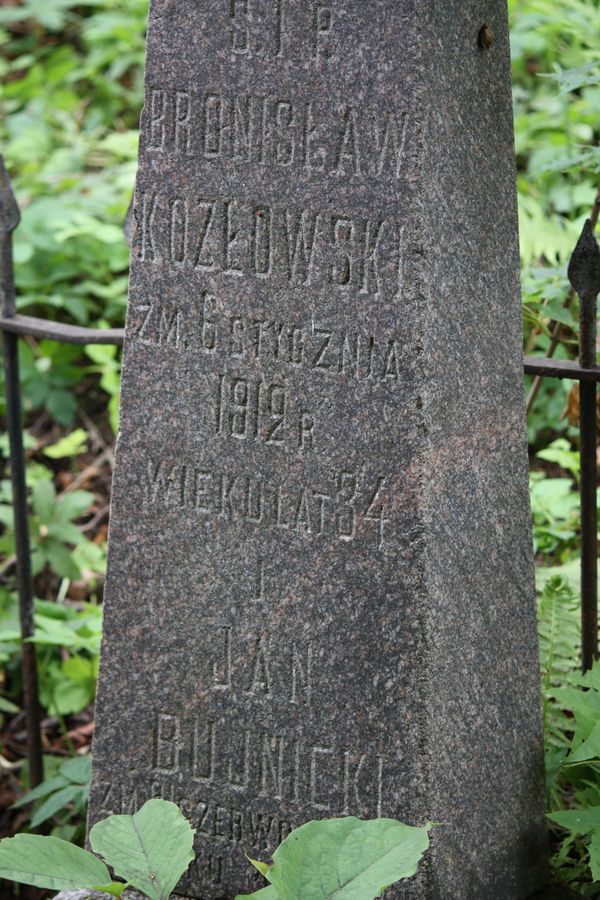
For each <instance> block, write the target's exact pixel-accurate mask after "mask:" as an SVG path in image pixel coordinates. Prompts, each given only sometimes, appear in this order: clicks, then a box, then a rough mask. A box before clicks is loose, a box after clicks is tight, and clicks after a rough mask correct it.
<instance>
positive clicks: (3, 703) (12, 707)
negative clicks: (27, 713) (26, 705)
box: [0, 697, 21, 715]
mask: <svg viewBox="0 0 600 900" xmlns="http://www.w3.org/2000/svg"><path fill="white" fill-rule="evenodd" d="M20 711H21V710H20V709H19V707H18V706H17V704H16V703H13V702H12V700H7V699H6V697H0V713H10V714H11V715H14V714H15V713H18V712H20Z"/></svg>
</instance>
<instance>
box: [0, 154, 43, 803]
mask: <svg viewBox="0 0 600 900" xmlns="http://www.w3.org/2000/svg"><path fill="white" fill-rule="evenodd" d="M19 219H20V215H19V208H18V206H17V202H16V200H15V197H14V195H13V192H12V188H11V185H10V181H9V178H8V174H7V172H6V169H5V167H4V161H3V159H2V157H1V156H0V311H1V312H2V315H3V316H4V317H6V318H10V317H11V316H14V315H15V312H16V305H15V282H14V271H13V243H12V232H13V231H14V229H15V228H16V227H17V225H18V223H19ZM18 340H19V339H18V337H17V335H16V334H10V333H9V332H8V331H3V333H2V342H3V349H4V374H5V379H6V420H7V425H8V437H9V441H10V469H11V478H12V488H13V511H14V522H15V527H14V530H15V547H16V557H17V588H18V594H19V613H20V619H21V637H22V640H23V648H22V653H23V699H24V705H25V716H26V727H27V757H28V762H29V783H30V786H31V787H36V786H37V785H38V784H40V782H41V781H42V779H43V777H44V772H43V760H42V738H41V727H40V718H41V717H40V707H39V702H38V672H37V658H36V648H35V644H32V643H31V641H30V640H29V639H30V638H31V637H33V630H34V621H33V611H34V606H33V581H32V576H31V553H30V545H29V524H28V516H27V486H26V482H25V451H24V448H23V430H22V429H23V426H22V416H21V395H20V383H19V345H18Z"/></svg>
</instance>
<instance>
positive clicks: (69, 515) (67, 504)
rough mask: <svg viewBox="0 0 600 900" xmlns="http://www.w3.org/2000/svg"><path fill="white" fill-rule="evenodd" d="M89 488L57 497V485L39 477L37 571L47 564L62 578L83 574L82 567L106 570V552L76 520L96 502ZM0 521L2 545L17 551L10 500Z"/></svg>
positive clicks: (34, 522) (1, 508) (34, 527)
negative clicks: (2, 528)
mask: <svg viewBox="0 0 600 900" xmlns="http://www.w3.org/2000/svg"><path fill="white" fill-rule="evenodd" d="M94 500H95V498H94V495H93V494H90V493H89V492H88V491H70V492H66V493H64V494H63V495H62V496H60V497H57V494H56V488H55V487H54V484H53V483H52V481H50V480H49V479H48V478H43V479H41V480H38V481H37V482H36V483H35V485H34V487H33V491H32V497H31V503H32V516H31V520H30V537H31V544H32V556H31V566H32V571H33V574H34V575H37V574H38V573H40V572H41V571H42V570H43V569H44V567H45V566H49V567H50V568H51V569H52V571H53V572H55V573H56V574H57V575H59V576H60V577H61V578H70V579H77V578H81V575H82V570H83V568H91V569H93V570H95V571H97V572H103V571H104V563H105V561H104V554H103V553H102V551H101V549H100V548H98V547H97V546H96V545H93V544H91V542H90V541H88V540H87V539H86V537H85V536H84V535H83V534H82V532H81V530H80V529H79V528H77V527H76V525H75V523H76V522H77V521H78V520H79V519H80V518H81V517H82V516H83V515H84V514H85V513H86V512H87V511H88V509H89V507H90V506H91V505H92V503H93V502H94ZM0 522H1V523H2V524H4V526H5V528H6V532H5V534H4V536H3V538H2V540H1V542H0V547H1V548H2V549H3V550H4V551H5V552H6V553H8V554H12V553H13V552H14V534H13V527H14V526H13V510H12V505H11V504H8V503H6V504H2V505H0Z"/></svg>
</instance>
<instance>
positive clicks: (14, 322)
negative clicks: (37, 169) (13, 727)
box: [0, 156, 600, 788]
mask: <svg viewBox="0 0 600 900" xmlns="http://www.w3.org/2000/svg"><path fill="white" fill-rule="evenodd" d="M128 220H129V217H128ZM19 221H20V214H19V208H18V206H17V202H16V200H15V197H14V194H13V192H12V188H11V184H10V181H9V178H8V175H7V173H6V169H5V167H4V161H3V159H2V157H1V156H0V331H1V332H2V335H3V345H4V370H5V376H6V406H7V426H8V434H9V442H10V466H11V478H12V484H13V506H14V518H15V544H16V567H17V587H18V594H19V610H20V617H21V634H22V639H23V685H24V689H23V694H24V707H25V714H26V722H27V741H28V744H27V748H28V751H27V752H28V761H29V772H30V784H31V787H32V788H33V787H36V786H37V785H38V784H39V783H40V782H41V780H42V777H43V768H42V741H41V728H40V722H41V715H40V707H39V702H38V676H37V661H36V655H35V644H33V643H31V641H30V638H31V637H33V629H34V599H33V581H32V577H31V558H30V544H29V530H28V521H27V515H28V512H27V510H28V506H27V490H26V483H25V452H24V448H23V426H22V411H21V397H20V381H19V357H18V339H19V337H25V336H27V337H35V338H42V339H47V340H53V341H59V342H61V343H66V344H113V345H117V346H119V345H122V344H123V340H124V336H125V332H124V329H122V328H109V329H97V328H83V327H81V326H78V325H65V324H63V323H60V322H49V321H46V320H44V319H39V318H34V317H32V316H23V315H19V314H18V313H17V311H16V293H15V285H14V274H13V255H12V232H13V231H14V230H15V228H16V227H17V225H18V224H19ZM126 236H127V238H128V239H129V236H130V235H129V228H128V223H127V227H126ZM569 280H570V281H571V284H572V289H573V290H574V291H576V292H577V293H578V294H579V297H580V310H581V315H580V353H579V360H578V361H573V360H566V361H564V360H555V359H549V358H542V357H532V356H528V357H525V359H524V362H523V367H524V372H525V374H526V375H533V376H535V378H536V379H539V378H560V379H562V378H568V379H572V380H574V381H578V382H579V383H580V423H579V425H580V434H581V441H580V451H581V476H580V493H581V647H582V667H583V670H584V671H587V670H589V669H590V668H591V667H592V665H593V663H594V660H595V659H597V658H598V597H597V595H598V514H597V501H596V494H597V483H598V472H597V458H596V446H597V425H596V416H597V413H596V384H597V383H598V381H600V367H599V366H597V365H596V317H597V297H598V293H599V292H600V249H599V248H598V244H597V243H596V240H595V238H594V235H593V228H592V223H591V222H590V221H588V222H586V224H585V227H584V229H583V232H582V235H581V238H580V239H579V241H578V243H577V246H576V248H575V251H574V253H573V256H572V259H571V263H570V266H569Z"/></svg>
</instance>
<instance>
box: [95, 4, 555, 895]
mask: <svg viewBox="0 0 600 900" xmlns="http://www.w3.org/2000/svg"><path fill="white" fill-rule="evenodd" d="M484 22H488V23H489V25H490V26H491V28H492V30H493V32H494V34H495V41H494V44H493V46H492V47H491V49H489V50H484V49H482V48H481V47H480V45H479V42H478V35H479V32H480V29H481V27H482V25H483V24H484ZM134 225H135V234H134V242H133V248H134V249H133V261H132V273H131V289H130V301H129V313H128V322H127V342H126V348H125V360H124V377H123V389H122V410H121V431H120V435H119V442H118V449H117V462H116V471H115V481H114V496H113V507H112V516H111V533H110V559H109V572H108V581H107V590H106V615H105V635H104V645H103V655H102V664H101V674H100V685H99V694H98V710H97V712H98V715H97V730H96V738H95V743H94V759H95V767H94V782H93V788H92V795H91V819H92V822H93V821H95V820H96V819H98V818H99V817H101V816H104V815H106V814H107V813H109V812H127V811H132V810H133V809H135V807H136V806H137V805H140V804H141V803H142V802H143V801H144V800H145V799H147V798H149V797H151V796H163V797H165V798H167V799H173V800H175V801H176V802H177V803H179V804H180V805H181V806H182V808H183V810H184V812H185V813H186V815H188V817H189V818H190V819H191V821H192V822H193V824H194V826H195V827H196V828H197V830H198V844H197V847H198V854H199V855H198V862H197V864H195V866H194V867H193V868H192V869H191V870H190V874H189V875H188V876H187V877H186V879H185V880H184V881H183V882H182V885H181V893H182V894H186V895H189V896H193V897H197V898H204V900H217V898H231V897H233V896H234V895H235V893H236V892H239V891H241V890H244V889H250V888H252V887H257V886H258V884H259V883H258V882H255V881H252V880H249V878H248V876H249V872H250V871H251V870H250V868H249V866H248V864H247V862H246V860H245V858H244V853H248V854H249V855H251V856H253V857H257V858H263V859H267V858H268V857H269V856H270V855H271V853H272V852H273V850H274V848H275V846H276V845H277V844H278V843H279V841H280V840H281V839H282V838H284V837H285V836H286V835H287V834H288V833H289V831H290V829H291V828H292V827H293V826H294V825H296V824H299V823H301V822H303V821H306V820H308V819H311V818H315V817H324V816H335V815H346V814H356V815H359V816H368V817H371V816H377V815H384V816H391V817H398V818H401V819H403V820H405V821H408V822H411V823H422V822H424V821H426V820H427V819H433V820H436V821H441V822H444V823H447V824H446V825H445V827H444V828H440V829H438V830H437V831H436V832H435V834H434V838H433V845H434V848H433V852H432V854H431V857H430V858H429V860H428V863H427V864H426V865H425V866H424V867H423V870H422V872H421V874H420V876H419V877H418V878H417V879H415V880H414V882H412V883H411V884H410V885H407V886H403V887H401V888H397V889H394V890H392V891H390V893H389V896H390V897H394V898H400V897H401V898H411V900H416V898H427V900H523V898H525V897H526V896H527V895H528V894H529V893H530V892H531V891H532V890H533V889H534V888H535V887H536V886H538V885H539V884H540V883H542V881H543V877H544V869H545V862H544V850H545V829H544V820H543V812H544V803H543V775H542V745H541V729H540V717H539V697H538V684H539V679H538V671H537V649H536V639H535V619H534V602H533V571H532V555H531V537H530V512H529V507H528V498H527V477H526V447H525V419H524V408H523V383H522V364H521V352H522V350H521V336H520V306H519V286H518V269H519V260H518V241H517V220H516V200H515V167H514V151H513V132H512V121H511V98H510V71H509V49H508V35H507V23H506V2H505V0H460V2H459V0H445V2H444V3H439V2H435V0H373V2H367V3H365V2H364V0H332V2H329V3H316V2H312V0H310V2H303V3H296V2H291V0H289V2H288V0H273V2H269V3H267V2H264V3H263V2H253V0H233V2H230V0H227V2H225V0H223V2H221V0H219V2H218V3H214V2H209V0H154V2H153V3H152V4H151V16H150V34H149V56H148V65H147V72H146V106H145V112H144V117H143V134H142V142H141V149H140V169H139V176H138V182H137V191H136V200H135V209H134Z"/></svg>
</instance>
